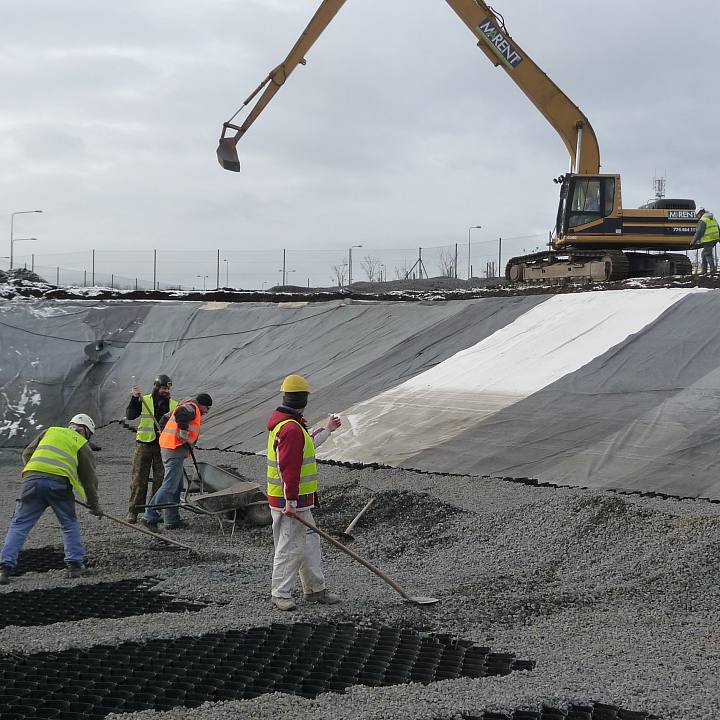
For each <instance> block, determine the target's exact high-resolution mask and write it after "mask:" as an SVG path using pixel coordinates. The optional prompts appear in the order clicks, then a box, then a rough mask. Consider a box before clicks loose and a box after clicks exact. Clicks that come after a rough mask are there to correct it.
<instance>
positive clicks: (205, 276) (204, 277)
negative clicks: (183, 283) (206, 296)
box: [195, 275, 210, 292]
mask: <svg viewBox="0 0 720 720" xmlns="http://www.w3.org/2000/svg"><path fill="white" fill-rule="evenodd" d="M195 277H199V278H202V281H203V292H204V291H205V280H206V279H207V278H209V277H210V276H209V275H196V276H195Z"/></svg>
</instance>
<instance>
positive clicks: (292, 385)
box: [280, 375, 310, 393]
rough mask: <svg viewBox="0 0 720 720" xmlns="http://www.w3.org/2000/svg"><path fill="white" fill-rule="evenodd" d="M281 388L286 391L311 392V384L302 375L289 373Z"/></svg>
mask: <svg viewBox="0 0 720 720" xmlns="http://www.w3.org/2000/svg"><path fill="white" fill-rule="evenodd" d="M280 390H282V392H286V393H293V392H306V393H309V392H310V384H309V383H308V381H307V380H306V379H305V378H304V377H303V376H302V375H288V376H287V377H286V378H285V379H284V380H283V381H282V385H281V386H280Z"/></svg>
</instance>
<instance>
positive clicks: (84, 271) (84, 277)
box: [83, 270, 87, 287]
mask: <svg viewBox="0 0 720 720" xmlns="http://www.w3.org/2000/svg"><path fill="white" fill-rule="evenodd" d="M86 286H87V270H83V287H86Z"/></svg>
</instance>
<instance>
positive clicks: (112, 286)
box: [110, 273, 115, 290]
mask: <svg viewBox="0 0 720 720" xmlns="http://www.w3.org/2000/svg"><path fill="white" fill-rule="evenodd" d="M114 286H115V274H114V273H110V289H111V290H113V289H114Z"/></svg>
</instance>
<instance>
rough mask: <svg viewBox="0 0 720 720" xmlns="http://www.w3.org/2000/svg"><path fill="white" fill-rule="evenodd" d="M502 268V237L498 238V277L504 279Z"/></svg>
mask: <svg viewBox="0 0 720 720" xmlns="http://www.w3.org/2000/svg"><path fill="white" fill-rule="evenodd" d="M500 268H502V238H501V237H499V238H498V267H497V271H498V277H502V275H501V272H502V270H501V269H500Z"/></svg>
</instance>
